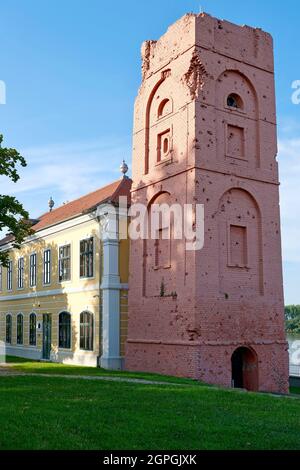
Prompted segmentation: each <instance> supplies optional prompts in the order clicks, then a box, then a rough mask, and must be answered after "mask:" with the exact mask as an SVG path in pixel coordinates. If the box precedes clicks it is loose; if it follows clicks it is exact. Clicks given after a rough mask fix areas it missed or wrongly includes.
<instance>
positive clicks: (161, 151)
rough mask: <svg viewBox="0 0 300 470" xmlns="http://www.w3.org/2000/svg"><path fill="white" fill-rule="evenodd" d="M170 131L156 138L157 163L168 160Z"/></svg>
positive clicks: (169, 154)
mask: <svg viewBox="0 0 300 470" xmlns="http://www.w3.org/2000/svg"><path fill="white" fill-rule="evenodd" d="M170 150H171V130H170V129H167V130H166V131H164V132H162V133H160V134H158V136H157V162H158V163H159V162H162V161H164V160H168V159H169V158H170V156H171V153H170Z"/></svg>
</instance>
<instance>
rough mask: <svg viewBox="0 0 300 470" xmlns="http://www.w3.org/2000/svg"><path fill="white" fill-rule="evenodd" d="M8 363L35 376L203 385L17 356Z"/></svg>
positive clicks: (180, 379) (12, 357)
mask: <svg viewBox="0 0 300 470" xmlns="http://www.w3.org/2000/svg"><path fill="white" fill-rule="evenodd" d="M6 362H7V363H8V364H9V369H10V370H16V371H19V372H27V373H33V374H61V375H90V376H105V377H122V378H131V379H143V380H153V381H158V382H171V383H181V384H184V383H185V384H195V385H201V384H200V382H198V381H197V380H193V379H182V378H178V377H172V376H169V375H160V374H151V373H147V372H127V371H112V370H106V369H101V368H98V367H83V366H72V365H70V366H68V365H65V364H58V363H54V362H39V361H32V360H30V359H24V358H21V357H15V356H6Z"/></svg>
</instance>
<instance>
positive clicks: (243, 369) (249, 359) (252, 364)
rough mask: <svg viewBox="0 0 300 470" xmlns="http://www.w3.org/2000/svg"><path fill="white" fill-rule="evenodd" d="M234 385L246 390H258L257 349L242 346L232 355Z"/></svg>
mask: <svg viewBox="0 0 300 470" xmlns="http://www.w3.org/2000/svg"><path fill="white" fill-rule="evenodd" d="M231 370H232V386H233V387H234V388H245V389H246V390H251V391H257V390H258V361H257V355H256V353H255V351H253V350H252V349H249V348H246V347H241V348H238V349H236V350H235V351H234V353H233V354H232V357H231Z"/></svg>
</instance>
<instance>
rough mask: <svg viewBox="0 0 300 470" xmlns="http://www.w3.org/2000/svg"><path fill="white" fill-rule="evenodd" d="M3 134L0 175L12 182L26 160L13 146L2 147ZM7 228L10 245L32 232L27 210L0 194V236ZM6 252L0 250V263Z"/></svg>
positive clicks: (4, 262)
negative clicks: (10, 237)
mask: <svg viewBox="0 0 300 470" xmlns="http://www.w3.org/2000/svg"><path fill="white" fill-rule="evenodd" d="M2 142H3V136H2V135H1V134H0V176H7V177H8V178H9V179H10V180H12V181H13V182H14V183H17V181H18V180H19V179H20V176H19V173H18V167H19V166H21V167H25V166H26V161H25V159H24V157H22V156H21V155H20V154H19V152H18V151H17V150H15V149H13V148H2V146H1V144H2ZM4 230H7V232H8V234H10V235H11V236H12V246H13V247H14V248H20V245H21V243H22V242H23V240H24V239H25V237H26V236H28V235H30V234H31V233H32V230H31V228H30V223H29V216H28V212H27V211H26V210H25V209H24V207H23V205H22V204H21V203H20V202H19V201H18V200H17V199H16V198H15V197H14V196H6V195H2V194H0V238H2V237H1V235H2V233H3V231H4ZM7 261H8V252H7V251H5V252H4V251H2V252H1V251H0V264H2V265H3V266H6V265H7Z"/></svg>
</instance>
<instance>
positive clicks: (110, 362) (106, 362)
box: [99, 357, 124, 370]
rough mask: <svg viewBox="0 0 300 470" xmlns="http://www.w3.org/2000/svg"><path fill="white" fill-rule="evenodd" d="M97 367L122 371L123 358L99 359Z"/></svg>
mask: <svg viewBox="0 0 300 470" xmlns="http://www.w3.org/2000/svg"><path fill="white" fill-rule="evenodd" d="M99 359H100V360H99V365H100V367H102V369H107V370H123V369H124V358H123V357H100V358H99Z"/></svg>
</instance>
